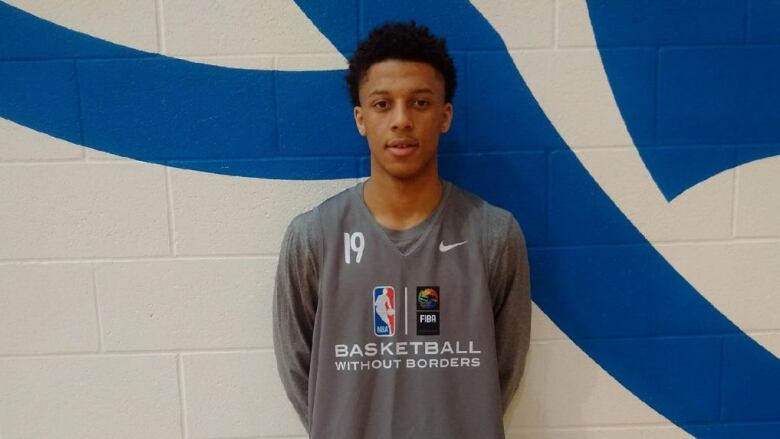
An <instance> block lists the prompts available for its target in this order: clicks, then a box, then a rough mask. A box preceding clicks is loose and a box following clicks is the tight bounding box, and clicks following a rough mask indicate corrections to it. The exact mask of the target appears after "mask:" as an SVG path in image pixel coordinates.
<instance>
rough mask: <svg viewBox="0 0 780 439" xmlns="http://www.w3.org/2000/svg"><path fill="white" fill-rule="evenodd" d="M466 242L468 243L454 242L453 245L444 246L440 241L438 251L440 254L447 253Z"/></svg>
mask: <svg viewBox="0 0 780 439" xmlns="http://www.w3.org/2000/svg"><path fill="white" fill-rule="evenodd" d="M467 242H468V241H463V242H456V243H455V244H449V245H444V241H442V242H441V243H440V244H439V251H440V252H442V253H444V252H448V251H450V250H452V249H454V248H455V247H457V246H459V245H463V244H465V243H467Z"/></svg>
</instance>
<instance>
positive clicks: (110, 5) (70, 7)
mask: <svg viewBox="0 0 780 439" xmlns="http://www.w3.org/2000/svg"><path fill="white" fill-rule="evenodd" d="M7 3H8V4H10V5H13V6H16V7H17V8H20V9H23V10H25V11H27V12H29V13H31V14H34V15H36V16H38V17H40V18H43V19H45V20H49V21H53V22H54V23H57V24H59V25H61V26H65V27H67V28H69V29H73V30H75V31H78V32H82V33H85V34H89V35H92V36H93V37H97V38H100V39H103V40H107V41H111V42H112V43H116V44H120V45H122V46H128V47H132V48H134V49H138V50H143V51H145V52H152V53H155V52H157V11H156V6H155V3H156V1H155V0H140V1H139V0H110V1H100V2H96V1H94V0H75V1H69V2H66V3H63V2H39V1H35V0H10V1H8V2H7Z"/></svg>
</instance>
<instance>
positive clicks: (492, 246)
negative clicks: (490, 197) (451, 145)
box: [452, 184, 525, 251]
mask: <svg viewBox="0 0 780 439" xmlns="http://www.w3.org/2000/svg"><path fill="white" fill-rule="evenodd" d="M452 186H453V190H454V191H455V192H456V194H457V197H458V198H459V203H460V204H461V206H467V207H465V209H467V210H470V211H471V213H472V214H473V215H478V216H479V225H480V229H481V230H482V236H483V239H484V240H485V244H486V245H487V248H488V251H492V250H496V249H498V248H501V247H503V245H504V244H506V243H507V241H509V240H511V241H519V242H521V243H522V245H525V236H524V235H523V231H522V229H521V228H520V224H519V223H518V222H517V220H516V219H515V216H514V215H513V214H512V212H510V211H509V210H507V209H504V208H502V207H499V206H496V205H495V204H491V203H490V202H488V201H487V200H485V199H483V198H482V197H480V196H479V195H477V194H475V193H473V192H470V191H468V190H466V189H463V188H461V187H459V186H456V185H455V184H453V185H452ZM461 209H464V208H463V207H461Z"/></svg>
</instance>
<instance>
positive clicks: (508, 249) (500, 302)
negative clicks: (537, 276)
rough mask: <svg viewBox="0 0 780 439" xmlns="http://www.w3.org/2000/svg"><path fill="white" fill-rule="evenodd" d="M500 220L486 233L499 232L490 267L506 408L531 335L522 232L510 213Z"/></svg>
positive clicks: (521, 374) (529, 299) (520, 375)
mask: <svg viewBox="0 0 780 439" xmlns="http://www.w3.org/2000/svg"><path fill="white" fill-rule="evenodd" d="M503 223H504V224H503V227H496V228H494V229H493V231H492V232H489V233H500V234H502V236H500V237H497V236H493V237H492V238H493V239H494V241H493V242H498V243H500V244H497V245H494V246H493V249H494V251H493V252H492V253H493V254H491V255H490V258H489V260H490V264H491V265H490V267H489V270H490V273H491V276H490V288H491V293H492V294H493V297H494V306H493V313H494V318H495V332H496V354H497V357H498V377H499V383H500V385H501V399H502V403H503V409H504V411H506V409H507V407H508V406H509V403H510V402H511V401H512V397H513V396H514V394H515V391H516V390H517V387H518V385H519V384H520V379H521V378H522V376H523V371H524V370H525V357H526V355H527V354H528V347H529V343H530V335H531V285H530V274H529V267H528V253H527V250H526V244H525V237H524V236H523V232H522V230H521V229H520V226H519V225H518V224H517V221H516V220H515V219H514V218H513V217H512V216H511V215H510V216H509V217H508V218H504V220H503ZM497 238H498V239H497Z"/></svg>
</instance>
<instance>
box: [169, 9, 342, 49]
mask: <svg viewBox="0 0 780 439" xmlns="http://www.w3.org/2000/svg"><path fill="white" fill-rule="evenodd" d="M162 9H163V20H164V21H163V30H164V38H165V47H166V53H167V54H169V55H174V56H182V55H186V56H188V55H236V54H263V53H265V54H273V53H329V54H336V53H338V52H337V51H336V48H335V47H334V46H333V45H332V44H331V43H330V41H328V40H327V39H326V38H325V37H324V36H323V35H322V34H321V33H320V31H319V30H317V28H316V27H315V25H314V24H313V23H312V22H311V20H309V18H308V17H306V15H305V14H304V13H303V11H301V9H300V8H299V7H298V6H297V5H295V3H293V2H287V1H267V2H266V1H261V2H258V1H253V0H234V1H229V2H213V1H196V2H192V1H188V0H164V1H163V7H162Z"/></svg>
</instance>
